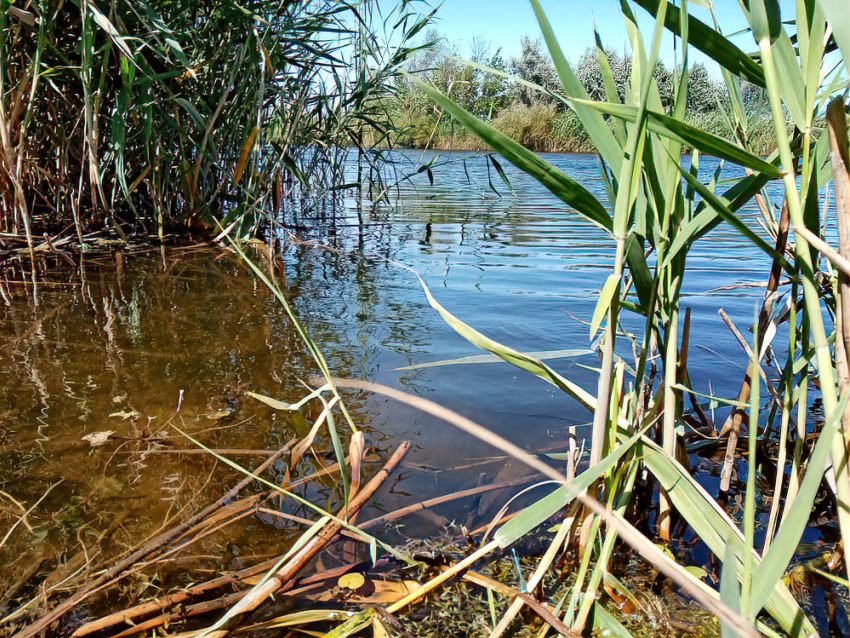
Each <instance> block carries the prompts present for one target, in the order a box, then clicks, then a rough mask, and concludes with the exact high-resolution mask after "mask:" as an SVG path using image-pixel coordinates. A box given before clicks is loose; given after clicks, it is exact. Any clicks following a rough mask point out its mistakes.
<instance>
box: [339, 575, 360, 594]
mask: <svg viewBox="0 0 850 638" xmlns="http://www.w3.org/2000/svg"><path fill="white" fill-rule="evenodd" d="M365 583H366V578H365V577H364V576H363V574H361V573H360V572H351V573H350V574H345V575H344V576H340V578H339V580H338V581H337V585H339V586H340V587H341V588H342V589H352V590H354V589H360V588H361V587H363V585H364V584H365Z"/></svg>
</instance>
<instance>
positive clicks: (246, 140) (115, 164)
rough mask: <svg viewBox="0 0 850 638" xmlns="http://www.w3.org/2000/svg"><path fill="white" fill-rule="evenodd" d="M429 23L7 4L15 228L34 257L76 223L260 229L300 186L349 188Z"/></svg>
mask: <svg viewBox="0 0 850 638" xmlns="http://www.w3.org/2000/svg"><path fill="white" fill-rule="evenodd" d="M428 21H429V16H428V15H427V13H426V14H421V13H419V12H418V11H417V6H416V2H415V0H413V1H411V0H402V1H401V2H399V3H398V4H396V5H393V6H389V5H386V6H382V7H381V8H380V9H378V8H377V7H376V4H375V3H374V2H371V1H366V2H360V3H348V2H342V1H339V0H298V1H295V2H288V1H286V2H274V3H268V2H262V1H259V0H257V1H249V2H247V3H246V2H242V3H232V2H224V3H211V4H210V3H198V2H193V1H192V0H179V1H177V2H164V1H150V2H126V1H118V2H112V3H101V2H95V1H93V0H85V1H83V2H78V3H70V2H62V1H61V0H44V1H39V2H33V3H27V4H26V5H16V4H13V3H11V2H10V0H2V3H0V231H2V232H4V233H21V234H25V235H26V238H27V244H28V246H29V250H30V252H32V251H33V249H34V245H33V235H38V236H41V235H42V233H45V232H46V233H51V234H54V233H57V232H60V231H61V232H66V231H67V230H68V227H69V226H70V227H72V228H73V229H74V230H75V231H76V235H77V238H78V241H79V243H80V244H82V243H84V242H83V236H84V235H85V234H86V233H87V232H89V231H98V230H101V229H104V228H106V229H109V230H110V231H112V232H114V233H116V234H118V235H120V236H125V235H127V234H130V233H142V234H145V235H159V236H160V238H161V237H162V236H163V234H164V233H165V232H168V230H169V229H170V228H172V227H178V228H185V227H188V226H193V225H198V224H201V223H205V224H207V225H213V224H212V219H218V220H224V221H225V225H226V226H228V229H229V231H231V232H234V233H237V234H240V236H244V235H246V234H250V233H252V232H254V231H256V229H257V227H258V226H259V225H260V224H261V223H263V222H266V223H268V221H269V220H270V219H275V218H276V217H277V216H278V214H279V213H280V212H281V210H282V206H284V205H285V203H286V201H287V198H288V196H290V194H291V193H292V191H293V190H296V189H298V188H304V189H306V190H307V191H308V196H309V197H313V198H316V199H318V198H321V196H322V194H323V193H326V192H328V191H329V190H330V189H337V188H339V187H341V186H343V185H344V180H343V179H342V177H341V170H342V161H343V159H344V158H345V156H346V153H347V149H348V148H349V147H354V148H356V149H358V151H359V152H360V153H361V154H363V153H365V151H366V150H367V148H366V147H365V146H364V144H363V141H362V131H363V129H364V128H367V127H368V128H370V129H371V130H372V131H378V132H379V133H380V134H381V135H384V136H385V135H386V133H387V131H388V130H389V129H390V128H391V126H390V124H389V122H388V120H387V118H386V116H385V113H384V112H383V111H382V109H381V101H382V98H385V97H386V96H387V95H388V94H390V93H391V92H392V91H393V90H394V84H393V82H392V78H393V77H394V75H395V73H396V71H397V70H398V68H399V66H400V65H401V64H402V63H403V62H404V61H405V60H406V59H407V58H408V57H409V56H410V55H411V54H412V53H413V52H414V51H415V50H416V49H417V48H416V47H413V46H412V45H411V38H413V37H415V36H416V34H417V33H418V32H419V31H420V30H421V29H422V28H423V27H424V26H425V25H426V24H428ZM376 142H380V139H378V140H376ZM369 157H371V156H365V159H364V161H368V159H369ZM7 239H10V238H8V237H7Z"/></svg>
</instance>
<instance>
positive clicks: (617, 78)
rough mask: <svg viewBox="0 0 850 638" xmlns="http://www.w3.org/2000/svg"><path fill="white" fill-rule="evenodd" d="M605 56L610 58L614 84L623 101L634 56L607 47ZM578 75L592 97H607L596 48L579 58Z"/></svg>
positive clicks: (604, 98) (596, 98)
mask: <svg viewBox="0 0 850 638" xmlns="http://www.w3.org/2000/svg"><path fill="white" fill-rule="evenodd" d="M605 57H606V58H607V59H608V66H610V67H611V75H612V76H613V77H614V85H615V86H616V87H617V96H618V97H619V99H620V101H621V102H622V101H624V100H625V98H626V87H627V85H628V82H629V76H630V75H631V72H632V58H631V56H624V55H620V54H619V53H617V52H616V51H614V50H613V49H607V50H606V51H605ZM576 76H577V77H578V79H579V81H580V82H581V83H582V86H584V90H585V91H587V94H588V95H589V96H590V98H591V99H593V100H606V99H607V97H606V95H605V85H604V82H603V79H602V69H601V67H600V66H599V57H598V55H597V52H596V49H595V48H593V47H591V48H588V49H587V50H586V51H585V52H584V54H583V55H582V56H581V58H579V61H578V64H577V65H576Z"/></svg>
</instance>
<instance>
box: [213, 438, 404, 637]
mask: <svg viewBox="0 0 850 638" xmlns="http://www.w3.org/2000/svg"><path fill="white" fill-rule="evenodd" d="M410 447H411V444H410V442H409V441H404V442H402V444H401V445H399V446H398V447H397V448H396V450H395V452H393V454H392V456H390V458H389V460H387V462H386V463H385V464H384V467H382V468H381V470H380V471H379V472H378V473H377V474H376V475H375V476H374V477H372V480H370V481H369V482H368V483H367V484H366V485H364V486H363V488H362V489H361V490H360V492H359V493H358V494H357V496H356V497H355V498H354V499H352V500H351V501H350V502H349V503H346V505H345V506H343V508H342V510H341V511H340V513H339V515H338V518H341V517H346V516H347V517H351V516H353V515H355V514H356V513H357V512H359V511H360V509H361V508H362V507H363V506H364V505H365V504H366V502H367V501H368V500H369V499H370V498H371V497H372V496H373V495H374V494H375V492H376V491H377V490H378V488H380V487H381V485H383V483H384V481H386V480H387V478H388V477H389V476H390V474H391V473H392V472H393V470H395V468H396V467H397V466H398V464H399V463H401V461H402V459H403V458H404V457H405V456H406V455H407V453H408V452H409V451H410ZM341 529H342V524H341V523H339V522H337V520H335V519H330V518H329V519H327V520H326V522H325V524H324V525H323V526H322V528H321V529H320V530H319V532H318V533H317V534H316V535H314V536H313V537H312V538H310V540H309V541H307V542H306V543H305V544H304V546H303V547H302V548H301V549H299V550H298V551H297V552H296V553H295V555H294V556H292V557H291V558H290V559H289V560H288V561H287V562H286V563H285V564H284V565H283V566H282V567H280V569H278V570H277V571H276V572H275V573H274V574H273V575H272V576H271V577H270V578H269V579H268V580H266V581H265V583H263V584H262V585H260V586H259V587H255V588H254V589H252V590H251V592H250V593H249V594H248V595H246V596H245V597H244V598H243V599H242V600H240V601H239V602H238V603H237V604H236V605H235V606H234V607H233V608H232V609H231V610H230V611H229V612H228V614H229V615H230V620H229V621H228V625H229V626H233V620H234V619H235V618H236V617H238V616H240V615H242V614H245V613H246V612H249V611H252V610H254V609H256V608H257V607H259V606H260V605H261V604H262V603H263V602H264V601H265V600H266V598H268V597H269V596H271V595H272V594H273V593H274V592H276V591H277V590H279V589H280V588H282V587H283V586H285V585H286V584H287V583H288V582H289V581H290V580H292V578H293V577H294V576H295V574H296V573H297V572H298V571H299V570H300V569H301V568H302V567H304V566H305V565H306V564H307V562H308V561H309V560H310V559H311V558H313V557H314V556H315V555H316V554H317V553H318V552H319V551H321V550H322V549H324V547H325V546H326V545H327V544H328V543H330V542H331V540H333V539H334V538H335V537H336V535H337V534H338V533H339V532H340V530H341ZM224 631H225V633H227V630H224ZM210 635H218V632H216V633H215V634H212V633H211V634H210Z"/></svg>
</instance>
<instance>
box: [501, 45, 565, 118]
mask: <svg viewBox="0 0 850 638" xmlns="http://www.w3.org/2000/svg"><path fill="white" fill-rule="evenodd" d="M520 44H521V46H522V52H521V53H520V56H519V57H518V58H514V59H513V60H511V64H510V69H511V72H512V73H513V74H514V75H516V76H517V77H519V78H521V79H523V80H525V81H526V82H533V83H534V84H538V85H540V86H542V87H543V88H545V89H548V90H550V91H558V90H559V87H560V82H559V80H558V74H557V73H556V72H555V67H554V66H552V61H551V60H550V59H549V56H548V55H546V54H545V53H544V52H543V43H542V42H541V41H540V39H539V38H538V39H537V40H532V39H531V38H529V37H528V36H524V37H523V38H522V41H521V42H520ZM514 90H515V93H516V96H517V98H518V99H519V101H520V102H522V103H523V104H525V105H526V106H531V105H532V104H535V103H537V102H543V103H547V104H548V103H553V102H554V101H555V100H554V99H553V98H551V97H549V96H547V95H546V94H545V93H541V92H540V91H536V90H533V89H530V88H528V87H526V86H523V85H521V84H520V85H516V86H515V89H514Z"/></svg>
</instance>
